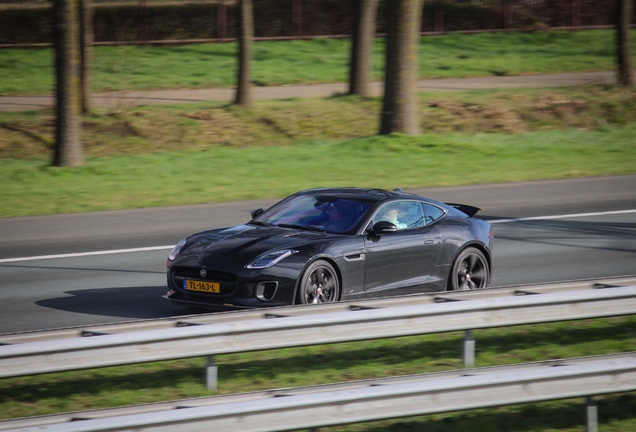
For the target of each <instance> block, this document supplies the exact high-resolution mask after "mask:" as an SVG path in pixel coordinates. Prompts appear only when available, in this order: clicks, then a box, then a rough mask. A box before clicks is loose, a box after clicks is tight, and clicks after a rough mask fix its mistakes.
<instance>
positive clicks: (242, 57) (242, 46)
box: [234, 0, 254, 107]
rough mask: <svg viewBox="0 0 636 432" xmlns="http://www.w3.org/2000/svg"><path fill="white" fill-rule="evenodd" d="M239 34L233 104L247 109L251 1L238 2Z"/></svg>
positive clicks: (248, 97)
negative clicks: (236, 83) (236, 82)
mask: <svg viewBox="0 0 636 432" xmlns="http://www.w3.org/2000/svg"><path fill="white" fill-rule="evenodd" d="M240 8H241V34H240V37H239V69H238V85H237V90H236V100H235V102H234V103H235V104H236V105H240V106H242V107H249V106H250V105H251V104H252V86H251V83H250V62H251V57H252V39H253V37H254V9H253V6H252V0H240Z"/></svg>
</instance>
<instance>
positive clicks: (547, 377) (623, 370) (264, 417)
mask: <svg viewBox="0 0 636 432" xmlns="http://www.w3.org/2000/svg"><path fill="white" fill-rule="evenodd" d="M633 390H636V353H634V352H631V353H623V354H614V355H608V356H598V357H588V358H579V359H562V360H556V361H554V360H553V361H545V362H537V363H528V364H517V365H509V366H498V367H490V368H479V369H471V370H463V371H451V372H441V373H434V374H423V375H414V376H407V377H393V378H384V379H378V380H366V381H358V382H351V383H339V384H335V385H327V386H313V387H305V388H297V389H280V390H273V391H270V392H268V393H265V392H255V393H247V394H243V395H228V396H219V397H212V398H200V399H190V400H184V401H173V402H170V403H160V404H149V405H139V406H136V407H135V406H133V407H122V408H116V409H110V410H100V411H87V412H80V413H69V414H66V415H54V416H44V417H33V418H28V419H18V420H10V421H6V422H0V430H7V427H10V428H12V429H10V430H12V431H15V432H17V431H21V432H30V431H33V432H35V431H42V430H46V431H51V432H77V431H85V432H88V431H147V432H150V431H166V430H170V431H173V432H179V431H184V432H185V431H187V432H198V431H201V432H203V431H206V432H207V431H209V430H222V431H228V432H231V431H240V432H260V431H275V430H296V429H303V428H316V427H321V426H333V425H339V424H347V423H356V422H361V421H370V420H381V419H388V418H399V417H407V416H414V415H425V414H434V413H441V412H451V411H461V410H470V409H477V408H487V407H493V406H500V405H513V404H521V403H529V402H539V401H545V400H555V399H567V398H577V397H588V409H587V411H588V430H589V428H590V425H591V426H592V427H595V419H596V417H597V416H596V406H595V405H594V404H590V403H589V401H590V399H589V397H590V396H595V395H602V394H610V393H617V392H627V391H633ZM484 395H487V397H484ZM77 420H81V421H77Z"/></svg>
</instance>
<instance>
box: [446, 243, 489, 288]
mask: <svg viewBox="0 0 636 432" xmlns="http://www.w3.org/2000/svg"><path fill="white" fill-rule="evenodd" d="M489 281H490V268H489V266H488V260H486V257H485V256H484V254H483V253H482V252H481V251H480V250H479V249H476V248H473V247H469V248H466V249H464V250H463V251H461V252H460V254H459V255H458V256H457V258H456V259H455V262H454V263H453V266H452V267H451V272H450V275H449V277H448V290H449V291H466V290H473V289H480V288H486V286H487V285H488V282H489Z"/></svg>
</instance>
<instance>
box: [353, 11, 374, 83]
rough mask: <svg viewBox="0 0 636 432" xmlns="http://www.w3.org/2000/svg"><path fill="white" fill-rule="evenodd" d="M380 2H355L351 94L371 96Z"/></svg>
mask: <svg viewBox="0 0 636 432" xmlns="http://www.w3.org/2000/svg"><path fill="white" fill-rule="evenodd" d="M378 1H379V0H355V1H354V8H355V18H354V19H355V21H354V24H353V37H352V41H351V69H350V70H349V94H355V95H358V96H371V58H372V55H373V41H374V38H375V27H376V17H377V11H378Z"/></svg>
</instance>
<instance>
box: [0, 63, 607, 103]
mask: <svg viewBox="0 0 636 432" xmlns="http://www.w3.org/2000/svg"><path fill="white" fill-rule="evenodd" d="M609 83H616V73H615V72H614V71H595V72H572V73H557V74H544V75H518V76H489V77H473V78H444V79H426V80H420V81H419V82H418V91H420V92H435V91H459V90H485V89H494V88H521V87H526V88H539V87H565V86H573V85H584V84H609ZM347 91H348V85H347V84H345V83H327V84H302V85H287V86H279V87H254V88H253V89H252V92H253V98H254V99H256V100H258V99H267V100H271V99H288V98H292V97H303V98H312V97H330V96H334V95H337V94H343V93H346V92H347ZM372 92H373V94H375V95H381V94H382V92H383V83H382V82H376V83H373V85H372ZM235 95H236V90H235V89H231V88H206V89H175V90H145V91H127V92H109V93H94V94H92V95H91V96H92V100H91V103H92V104H93V106H94V107H96V108H111V109H122V108H128V107H132V106H138V105H169V104H179V103H189V102H206V101H219V102H229V101H232V100H234V97H235ZM54 102H55V99H54V95H53V94H49V95H18V96H0V111H26V110H37V109H44V108H49V107H51V106H53V104H54Z"/></svg>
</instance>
